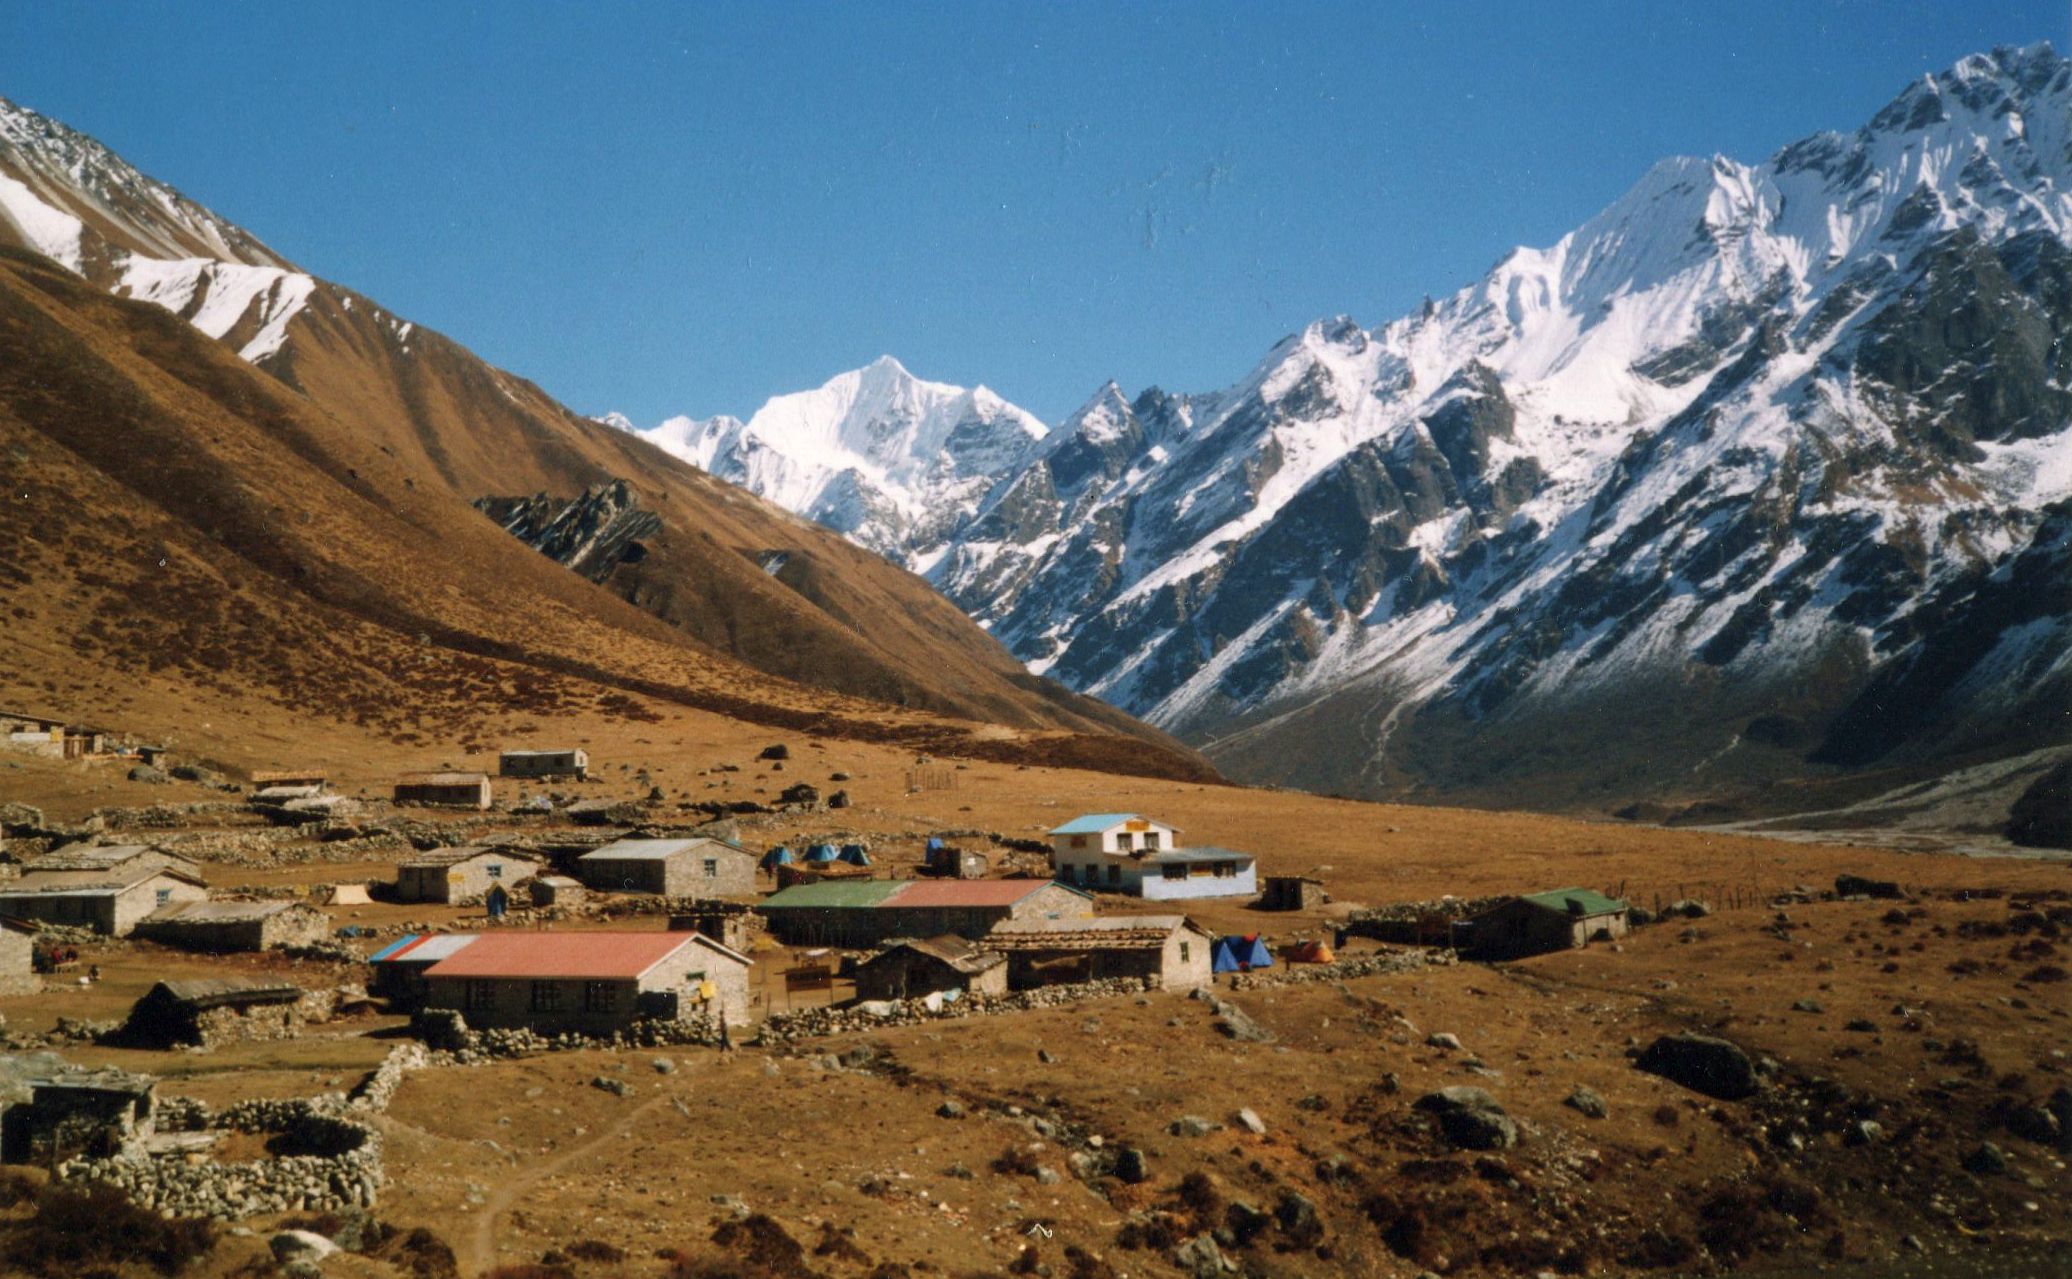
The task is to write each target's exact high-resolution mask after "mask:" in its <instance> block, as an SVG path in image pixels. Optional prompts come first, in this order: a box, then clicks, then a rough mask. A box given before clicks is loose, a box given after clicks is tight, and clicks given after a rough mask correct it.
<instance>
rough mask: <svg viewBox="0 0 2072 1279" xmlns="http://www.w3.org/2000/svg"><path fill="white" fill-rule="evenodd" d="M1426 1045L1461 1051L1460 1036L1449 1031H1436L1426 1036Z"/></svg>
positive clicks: (1448, 1050) (1449, 1050)
mask: <svg viewBox="0 0 2072 1279" xmlns="http://www.w3.org/2000/svg"><path fill="white" fill-rule="evenodd" d="M1425 1047H1427V1048H1438V1049H1443V1050H1444V1051H1446V1052H1459V1051H1460V1036H1459V1035H1456V1034H1453V1033H1451V1032H1449V1031H1443V1030H1440V1031H1434V1032H1433V1033H1431V1034H1429V1035H1426V1036H1425Z"/></svg>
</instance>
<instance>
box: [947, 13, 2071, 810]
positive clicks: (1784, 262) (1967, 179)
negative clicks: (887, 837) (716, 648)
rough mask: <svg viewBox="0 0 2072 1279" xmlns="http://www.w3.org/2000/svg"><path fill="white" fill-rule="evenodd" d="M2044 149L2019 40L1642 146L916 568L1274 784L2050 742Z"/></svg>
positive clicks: (1467, 781) (1038, 658) (2059, 696)
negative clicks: (1405, 299) (1856, 121)
mask: <svg viewBox="0 0 2072 1279" xmlns="http://www.w3.org/2000/svg"><path fill="white" fill-rule="evenodd" d="M2068 148H2072V64H2068V63H2067V62H2066V61H2065V60H2064V59H2062V58H2060V57H2058V56H2057V55H2056V54H2055V53H2053V52H2052V51H2051V50H2050V49H2049V48H2048V47H2047V46H2037V47H2033V48H2028V49H2001V50H1997V51H1995V52H1994V53H1992V54H1989V55H1978V56H1974V57H1971V58H1967V59H1965V60H1964V61H1963V62H1961V63H1959V64H1958V65H1957V66H1955V67H1954V68H1952V69H1950V70H1949V71H1947V72H1945V73H1943V74H1940V75H1936V76H1932V77H1924V78H1923V79H1921V80H1919V81H1917V82H1916V83H1914V84H1912V85H1910V86H1909V87H1908V88H1907V89H1906V91H1905V92H1904V93H1902V94H1901V95H1900V96H1899V98H1898V99H1896V100H1895V101H1894V102H1893V103H1892V104H1891V105H1890V106H1888V107H1886V108H1885V109H1884V110H1882V111H1881V112H1879V113H1878V114H1877V116H1876V117H1875V118H1874V119H1873V120H1872V121H1871V122H1870V123H1869V124H1868V125H1866V126H1865V127H1864V128H1862V129H1860V130H1858V131H1856V132H1855V133H1853V134H1838V133H1823V134H1819V135H1816V136H1814V137H1811V138H1808V139H1806V140H1804V141H1802V142H1799V143H1796V144H1794V145H1791V146H1788V147H1786V148H1784V149H1783V150H1781V151H1779V152H1778V153H1777V154H1776V155H1774V156H1772V157H1771V158H1770V159H1769V160H1768V161H1766V162H1764V163H1762V164H1758V165H1747V164H1742V163H1739V162H1736V161H1734V160H1730V159H1727V158H1724V157H1713V158H1710V159H1689V158H1679V159H1672V160H1667V161H1664V162H1662V163H1661V164H1658V165H1657V166H1655V168H1654V169H1652V170H1651V171H1650V172H1648V173H1647V174H1646V175H1645V176H1643V177H1642V178H1641V180H1640V181H1639V182H1638V183H1637V184H1636V185H1635V186H1634V187H1633V188H1632V190H1630V191H1628V192H1627V193H1626V194H1625V195H1623V196H1622V197H1620V198H1619V199H1618V200H1617V201H1616V202H1614V203H1613V204H1612V205H1611V206H1610V207H1609V208H1607V209H1605V210H1604V211H1603V212H1602V213H1600V214H1598V215H1597V216H1596V217H1595V218H1593V219H1591V220H1590V221H1589V222H1587V223H1585V224H1584V225H1583V226H1581V227H1579V228H1578V229H1577V230H1575V231H1574V232H1573V233H1571V234H1570V235H1568V236H1566V237H1564V238H1563V239H1562V240H1561V241H1560V242H1559V243H1557V244H1555V245H1553V246H1552V247H1550V248H1545V249H1519V250H1517V251H1515V252H1513V253H1511V254H1510V255H1509V256H1507V257H1505V258H1504V259H1503V260H1502V261H1501V262H1499V263H1498V264H1497V266H1496V267H1495V268H1494V269H1493V270H1492V271H1491V272H1490V273H1489V274H1488V275H1487V276H1486V277H1484V278H1483V279H1481V280H1479V281H1477V282H1476V283H1474V284H1472V285H1471V286H1469V287H1468V288H1465V289H1462V290H1461V291H1460V292H1458V293H1456V294H1454V295H1453V296H1452V297H1450V298H1447V299H1445V300H1443V301H1438V302H1433V303H1428V304H1427V305H1426V306H1425V307H1424V308H1422V309H1421V310H1420V311H1419V312H1418V313H1417V314H1414V315H1410V316H1407V317H1405V318H1403V319H1400V320H1397V321H1394V322H1393V323H1390V324H1386V325H1384V326H1382V327H1380V328H1377V329H1371V330H1370V329H1364V328H1362V327H1360V326H1359V325H1358V324H1355V323H1354V322H1352V321H1351V320H1347V319H1338V320H1332V321H1326V322H1321V323H1318V324H1313V325H1311V326H1310V327H1309V328H1308V329H1306V330H1305V331H1303V332H1302V333H1300V334H1297V335H1295V336H1292V337H1290V338H1288V339H1286V340H1285V341H1283V342H1282V343H1281V344H1280V345H1279V346H1277V347H1276V348H1275V349H1274V350H1273V351H1272V352H1270V353H1269V354H1268V356H1267V357H1266V358H1265V359H1264V360H1263V361H1261V362H1260V364H1259V365H1258V366H1257V367H1256V368H1255V369H1253V370H1252V372H1251V373H1250V374H1249V375H1248V376H1246V377H1245V378H1244V379H1243V380H1242V381H1240V382H1238V383H1237V384H1236V385H1234V386H1232V387H1230V388H1229V389H1227V390H1225V391H1221V392H1218V393H1215V394H1212V395H1203V396H1191V397H1174V396H1169V395H1166V394H1164V393H1162V392H1159V391H1156V390H1153V391H1148V392H1145V393H1144V394H1142V395H1140V396H1138V397H1136V398H1135V399H1134V400H1128V399H1126V398H1125V396H1124V395H1123V394H1122V393H1121V392H1120V391H1119V390H1118V389H1117V388H1116V387H1114V386H1112V385H1111V386H1107V387H1103V388H1102V389H1101V390H1100V391H1099V392H1098V393H1097V394H1096V395H1095V396H1094V398H1093V399H1092V400H1091V401H1090V402H1089V403H1088V404H1087V406H1086V407H1085V408H1083V409H1081V410H1080V411H1079V412H1078V413H1077V414H1075V415H1073V417H1072V418H1071V419H1069V420H1068V421H1066V422H1065V423H1063V424H1061V425H1060V427H1059V428H1058V429H1057V430H1056V431H1054V432H1052V433H1051V434H1050V435H1049V436H1048V437H1047V438H1045V439H1043V440H1042V441H1041V442H1040V443H1038V444H1036V445H1034V446H1032V447H1031V448H1030V450H1029V451H1028V453H1027V454H1026V455H1025V456H1024V457H1023V459H1022V460H1021V462H1020V463H1019V464H1018V465H1017V466H1016V467H1014V468H1013V469H1011V470H1010V471H1009V472H1007V473H1005V474H1003V475H1002V476H1001V477H1000V479H999V481H998V483H996V484H995V485H994V486H993V488H992V489H991V491H990V492H989V493H988V494H987V495H986V497H985V498H984V500H983V501H982V502H981V503H980V505H979V507H978V509H977V511H976V512H975V513H974V515H973V516H972V517H971V518H970V519H968V520H966V521H965V522H964V523H963V526H962V527H961V528H960V530H959V532H958V533H957V535H956V536H955V537H954V538H953V539H952V540H951V542H950V543H949V544H948V545H947V546H946V547H945V548H943V549H942V550H941V551H939V552H936V553H933V554H931V556H930V557H929V558H928V559H927V560H926V561H925V562H922V563H920V564H919V567H922V568H925V569H926V570H927V571H928V574H929V576H930V578H931V580H933V581H934V582H935V583H936V584H937V586H938V587H939V588H940V589H942V590H943V591H944V592H945V593H946V594H948V595H949V596H950V597H951V598H952V599H954V600H956V601H957V602H958V603H959V604H961V605H962V606H963V607H964V608H965V609H967V611H969V612H971V613H972V614H973V615H974V616H975V617H977V618H979V619H980V620H981V621H982V622H983V623H985V624H986V625H987V627H988V628H989V629H991V630H992V631H993V633H994V634H996V635H998V636H999V637H1000V638H1001V639H1003V640H1004V641H1005V642H1006V643H1007V644H1008V645H1009V647H1010V648H1012V649H1013V650H1014V651H1015V652H1016V653H1017V654H1018V655H1020V656H1021V657H1023V658H1024V659H1025V660H1027V661H1028V662H1029V663H1030V665H1031V667H1032V669H1034V670H1037V671H1041V672H1046V673H1049V674H1051V675H1054V676H1056V677H1058V678H1061V679H1062V680H1064V681H1065V682H1066V683H1068V684H1070V685H1072V686H1073V687H1076V688H1080V689H1083V690H1086V691H1089V692H1092V693H1095V694H1097V695H1099V696H1101V697H1103V698H1105V699H1107V700H1110V701H1112V702H1114V703H1115V704H1117V705H1119V706H1121V707H1123V708H1124V709H1127V710H1130V711H1132V712H1134V713H1136V714H1139V715H1141V716H1144V717H1146V718H1148V719H1150V720H1151V721H1152V722H1153V723H1156V724H1158V725H1160V726H1161V727H1165V728H1167V729H1169V730H1172V731H1174V732H1177V733H1178V734H1180V735H1181V736H1183V737H1184V738H1186V739H1188V740H1190V741H1193V742H1195V743H1197V744H1200V745H1202V746H1203V747H1204V748H1205V749H1206V750H1207V751H1208V753H1209V754H1210V755H1211V757H1212V758H1215V759H1217V760H1218V762H1219V763H1221V764H1223V765H1225V766H1227V767H1228V768H1230V769H1231V770H1232V771H1234V772H1235V773H1237V774H1239V775H1243V776H1249V777H1254V778H1261V779H1269V780H1277V781H1290V782H1296V783H1301V784H1305V785H1310V786H1318V787H1325V788H1330V789H1342V790H1352V791H1362V792H1366V793H1379V792H1385V791H1386V792H1391V793H1400V792H1401V789H1402V788H1403V787H1404V786H1406V785H1408V786H1412V787H1415V786H1417V785H1419V784H1428V785H1431V786H1435V787H1442V788H1445V789H1449V790H1452V791H1454V792H1456V793H1463V792H1464V793H1475V792H1478V791H1480V792H1484V793H1490V794H1496V793H1504V794H1508V795H1511V796H1519V795H1522V794H1532V795H1535V796H1538V797H1542V798H1546V799H1551V800H1556V801H1561V800H1566V801H1567V802H1571V803H1574V802H1581V803H1591V802H1596V801H1597V799H1598V797H1600V796H1604V797H1607V798H1609V797H1612V796H1621V795H1631V794H1635V793H1649V792H1654V793H1661V792H1678V791H1682V792H1686V793H1705V792H1710V791H1717V790H1718V789H1720V788H1721V787H1722V786H1731V785H1742V784H1747V783H1753V782H1762V781H1764V780H1765V779H1768V778H1773V777H1785V776H1797V775H1801V774H1803V773H1804V772H1805V770H1806V768H1807V765H1808V763H1809V761H1810V762H1812V763H1814V764H1816V765H1818V764H1820V763H1823V762H1824V763H1832V764H1835V765H1838V766H1840V765H1852V766H1867V765H1872V764H1893V763H1902V762H1906V761H1909V760H1920V759H1928V758H1945V757H1953V756H1955V755H1957V754H1961V753H1963V752H1966V751H1974V750H1993V749H1999V748H2001V747H2003V746H2006V745H2008V744H2012V743H2016V742H2026V743H2038V742H2040V743H2043V744H2051V743H2064V742H2068V741H2072V718H2068V708H2072V598H2068V596H2072V563H2068V560H2067V557H2066V550H2065V547H2064V538H2065V528H2066V524H2067V521H2068V519H2072V434H2068V432H2067V424H2068V422H2072V343H2068V341H2067V337H2068V334H2072V248H2068V244H2072V151H2068ZM2017 582H2019V583H2022V584H2023V585H2022V587H2021V588H2019V589H2018V588H2016V587H2015V586H2014V585H2012V584H2013V583H2017ZM1584 746H1587V748H1588V749H1582V748H1583V747H1584Z"/></svg>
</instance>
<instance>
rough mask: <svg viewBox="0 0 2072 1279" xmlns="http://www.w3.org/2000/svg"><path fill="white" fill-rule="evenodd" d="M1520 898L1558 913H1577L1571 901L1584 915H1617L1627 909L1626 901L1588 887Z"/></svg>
mask: <svg viewBox="0 0 2072 1279" xmlns="http://www.w3.org/2000/svg"><path fill="white" fill-rule="evenodd" d="M1518 900H1519V901H1522V902H1525V903H1526V904H1528V905H1532V906H1537V907H1539V908H1540V909H1541V910H1551V911H1553V912H1554V913H1555V914H1557V915H1572V914H1575V913H1576V912H1575V911H1572V910H1570V909H1569V905H1568V904H1569V903H1570V902H1575V903H1577V904H1578V905H1579V906H1581V908H1582V913H1583V914H1584V915H1615V914H1617V913H1618V912H1620V911H1622V910H1624V909H1626V903H1625V902H1622V901H1620V900H1618V899H1617V898H1615V897H1607V896H1605V895H1604V894H1603V893H1600V892H1596V891H1594V890H1592V889H1588V888H1557V889H1555V890H1553V891H1552V892H1547V893H1524V894H1521V895H1520V896H1519V898H1518Z"/></svg>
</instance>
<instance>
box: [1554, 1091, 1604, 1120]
mask: <svg viewBox="0 0 2072 1279" xmlns="http://www.w3.org/2000/svg"><path fill="white" fill-rule="evenodd" d="M1561 1104H1562V1105H1564V1106H1567V1107H1568V1108H1569V1109H1570V1110H1573V1111H1575V1112H1576V1113H1578V1114H1581V1115H1584V1116H1587V1117H1588V1118H1591V1119H1602V1118H1604V1117H1605V1115H1606V1114H1608V1113H1610V1111H1609V1109H1608V1108H1607V1107H1606V1106H1605V1104H1604V1098H1603V1097H1601V1096H1599V1095H1598V1093H1597V1090H1596V1089H1594V1088H1586V1087H1584V1086H1583V1085H1582V1084H1577V1085H1576V1086H1575V1089H1574V1090H1573V1091H1571V1092H1570V1093H1569V1094H1568V1096H1566V1097H1564V1098H1562V1100H1561Z"/></svg>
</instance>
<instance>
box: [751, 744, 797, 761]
mask: <svg viewBox="0 0 2072 1279" xmlns="http://www.w3.org/2000/svg"><path fill="white" fill-rule="evenodd" d="M756 758H757V759H790V758H791V747H789V746H786V745H785V744H784V743H783V742H778V743H777V744H776V745H774V746H765V747H763V750H762V753H761V754H760V755H757V756H756Z"/></svg>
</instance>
